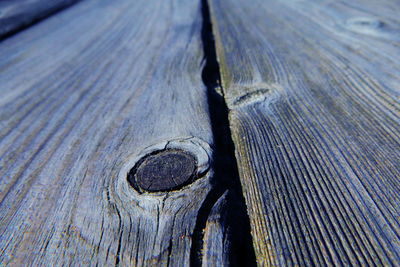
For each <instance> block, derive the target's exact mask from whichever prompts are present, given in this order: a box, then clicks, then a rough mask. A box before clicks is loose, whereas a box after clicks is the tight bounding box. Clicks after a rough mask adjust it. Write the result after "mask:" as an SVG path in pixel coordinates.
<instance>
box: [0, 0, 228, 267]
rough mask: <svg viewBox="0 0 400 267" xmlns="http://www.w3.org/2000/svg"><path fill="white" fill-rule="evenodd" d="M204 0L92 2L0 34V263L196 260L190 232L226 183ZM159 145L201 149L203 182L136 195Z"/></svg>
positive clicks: (138, 263) (192, 150)
mask: <svg viewBox="0 0 400 267" xmlns="http://www.w3.org/2000/svg"><path fill="white" fill-rule="evenodd" d="M199 5H200V3H199V2H198V1H179V0H177V1H156V0H151V1H148V0H143V1H130V0H116V1H102V0H100V1H83V2H80V3H79V4H76V5H74V6H73V7H71V8H69V9H68V10H66V11H65V12H62V13H59V14H57V16H53V17H50V18H49V19H47V20H46V21H43V22H42V23H40V24H38V25H36V26H35V27H32V28H30V29H29V30H27V31H24V32H21V33H20V34H18V35H14V36H12V37H10V38H8V39H6V40H4V41H3V42H2V43H1V44H0V80H1V83H0V94H1V98H0V124H1V127H0V177H1V179H0V236H1V238H0V249H1V253H0V265H2V266H3V265H6V266H88V265H90V266H153V265H161V266H164V265H170V266H187V265H189V263H190V261H191V260H193V259H191V256H193V255H194V256H198V253H196V251H194V252H193V251H191V250H192V247H193V242H194V241H193V238H192V237H193V235H194V231H195V230H196V231H202V230H203V228H204V227H203V226H202V225H198V221H200V222H201V221H206V220H205V219H202V220H199V216H205V215H207V214H201V213H200V211H201V210H207V209H208V208H204V205H206V204H207V203H208V202H210V201H209V200H207V198H208V197H209V195H210V194H211V193H212V191H213V187H212V186H211V183H212V184H213V185H215V184H217V183H218V181H216V179H215V177H214V171H213V168H212V166H210V165H211V164H210V162H211V160H212V157H213V151H212V146H213V135H212V129H211V125H210V117H209V109H208V102H207V101H208V100H207V91H206V88H205V86H204V84H203V82H202V80H201V71H202V68H203V56H204V55H203V47H202V43H201V38H200V37H201V34H200V31H201V25H202V24H201V23H202V21H201V14H200V6H199ZM163 149H171V150H183V151H187V152H188V153H190V154H191V155H194V156H195V158H196V165H197V166H196V170H195V172H196V180H195V181H193V182H192V183H191V184H189V185H186V186H185V187H183V188H182V189H180V190H175V191H169V192H155V193H149V192H144V193H140V192H138V191H136V190H135V189H134V188H133V187H131V186H130V184H129V182H128V180H127V176H128V173H129V171H130V170H131V168H133V167H134V166H135V164H136V163H137V162H138V161H140V159H141V158H143V157H144V156H146V155H148V154H151V153H153V152H156V151H158V150H163ZM222 193H223V192H221V194H222ZM213 197H214V198H216V199H218V196H213ZM206 200H207V201H206ZM213 204H214V203H211V206H212V205H213ZM207 205H208V204H207ZM213 216H217V215H216V214H215V212H213ZM199 236H200V237H201V233H199ZM200 249H201V247H200ZM221 252H222V251H221ZM214 253H219V252H218V251H214ZM220 257H222V256H220Z"/></svg>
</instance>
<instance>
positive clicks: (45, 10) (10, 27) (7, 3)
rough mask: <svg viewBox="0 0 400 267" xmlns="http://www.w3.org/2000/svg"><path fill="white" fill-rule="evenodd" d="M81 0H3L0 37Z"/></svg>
mask: <svg viewBox="0 0 400 267" xmlns="http://www.w3.org/2000/svg"><path fill="white" fill-rule="evenodd" d="M77 1H79V0H51V1H49V0H2V1H0V39H2V38H3V37H4V36H6V35H8V34H10V33H12V32H15V31H18V30H19V29H21V28H23V27H26V26H28V25H30V24H31V23H33V22H35V21H38V20H40V19H42V18H45V17H47V16H49V15H51V14H53V13H54V12H57V11H59V10H61V9H63V8H65V7H68V6H70V5H72V4H73V3H75V2H77Z"/></svg>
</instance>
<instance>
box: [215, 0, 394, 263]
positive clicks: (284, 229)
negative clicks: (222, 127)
mask: <svg viewBox="0 0 400 267" xmlns="http://www.w3.org/2000/svg"><path fill="white" fill-rule="evenodd" d="M209 3H210V6H211V8H210V9H211V15H212V21H213V30H214V34H215V39H216V46H217V48H216V49H217V54H218V60H219V64H220V68H221V76H222V87H223V93H224V97H225V99H226V101H227V104H228V107H229V109H230V111H229V113H230V115H229V118H230V127H231V131H232V136H233V140H234V143H235V147H236V156H237V162H238V167H239V172H240V178H241V183H242V186H243V190H244V195H245V198H246V202H247V206H248V211H249V214H250V221H251V226H252V234H253V240H254V246H255V250H256V257H257V260H258V263H259V265H261V266H263V265H300V266H304V265H335V266H336V265H344V266H348V265H386V266H389V265H399V264H400V258H399V257H400V239H399V237H400V226H399V222H400V221H399V216H400V212H399V211H400V209H399V208H400V207H399V206H400V193H399V192H400V187H399V184H400V183H399V178H400V146H399V143H400V142H399V141H400V140H399V130H400V127H399V110H400V106H399V99H398V97H399V89H400V88H399V87H400V86H399V85H400V75H399V73H400V72H399V70H400V64H399V62H400V49H399V47H400V46H399V40H400V39H399V38H400V34H399V26H400V21H399V18H400V17H399V16H398V14H399V12H400V5H399V2H396V1H372V0H369V1H351V3H350V2H349V1H313V0H304V1H285V0H280V1H272V0H271V1H261V0H259V1H252V2H251V3H249V1H244V0H226V1H225V0H224V1H222V0H221V1H220V0H210V1H209Z"/></svg>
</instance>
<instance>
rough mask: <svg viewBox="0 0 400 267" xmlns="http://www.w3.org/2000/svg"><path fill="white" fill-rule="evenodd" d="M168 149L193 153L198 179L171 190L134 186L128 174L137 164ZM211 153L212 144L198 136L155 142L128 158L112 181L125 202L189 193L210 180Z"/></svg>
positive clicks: (195, 172)
mask: <svg viewBox="0 0 400 267" xmlns="http://www.w3.org/2000/svg"><path fill="white" fill-rule="evenodd" d="M166 150H179V151H183V152H185V153H188V154H190V155H192V156H193V157H194V159H195V161H196V168H195V170H194V176H195V177H196V179H195V180H194V181H192V182H191V183H189V184H185V185H183V186H182V187H179V188H176V189H172V190H171V191H168V190H165V191H157V192H149V191H142V190H137V189H135V188H134V187H132V185H131V184H130V182H129V181H128V175H129V173H130V171H131V170H132V169H133V168H135V166H137V165H138V163H140V161H142V159H143V158H146V157H148V156H149V155H151V154H155V153H159V152H161V151H166ZM211 153H212V149H211V147H210V145H209V144H208V143H206V142H205V141H203V140H201V139H199V138H196V137H187V138H180V139H174V140H170V141H164V142H161V143H158V144H154V145H152V146H149V147H147V148H145V149H143V150H141V151H140V152H139V153H136V154H133V155H132V156H131V157H129V158H128V159H127V161H126V163H125V164H124V165H123V167H122V168H121V171H120V172H119V174H118V177H117V178H116V179H114V183H112V184H113V187H114V188H113V189H114V190H115V193H116V195H117V196H118V197H119V198H120V199H121V201H123V202H131V201H137V200H139V199H142V198H146V199H160V198H161V199H163V198H164V197H165V196H166V195H170V196H171V195H179V194H184V193H185V192H186V193H187V190H190V188H192V187H198V186H201V184H203V183H204V182H203V180H208V178H209V177H210V173H209V169H210V161H211ZM207 183H208V182H207ZM114 190H113V191H114Z"/></svg>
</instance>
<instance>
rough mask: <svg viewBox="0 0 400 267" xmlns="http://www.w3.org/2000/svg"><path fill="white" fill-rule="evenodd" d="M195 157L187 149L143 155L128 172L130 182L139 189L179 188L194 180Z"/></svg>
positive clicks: (164, 189)
mask: <svg viewBox="0 0 400 267" xmlns="http://www.w3.org/2000/svg"><path fill="white" fill-rule="evenodd" d="M196 165H197V163H196V160H195V157H194V156H193V155H192V154H190V153H188V152H185V151H182V150H177V149H168V150H162V151H157V152H155V153H152V154H150V155H147V156H145V157H143V158H142V159H141V160H140V161H139V162H138V163H137V164H136V165H135V167H134V168H133V169H131V171H130V172H129V174H128V181H129V183H130V184H131V185H132V186H133V187H134V188H135V189H137V190H139V191H148V192H160V191H170V190H174V189H178V188H180V187H182V186H184V185H186V184H188V183H190V182H192V181H193V179H194V175H195V170H196V168H197V166H196Z"/></svg>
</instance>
